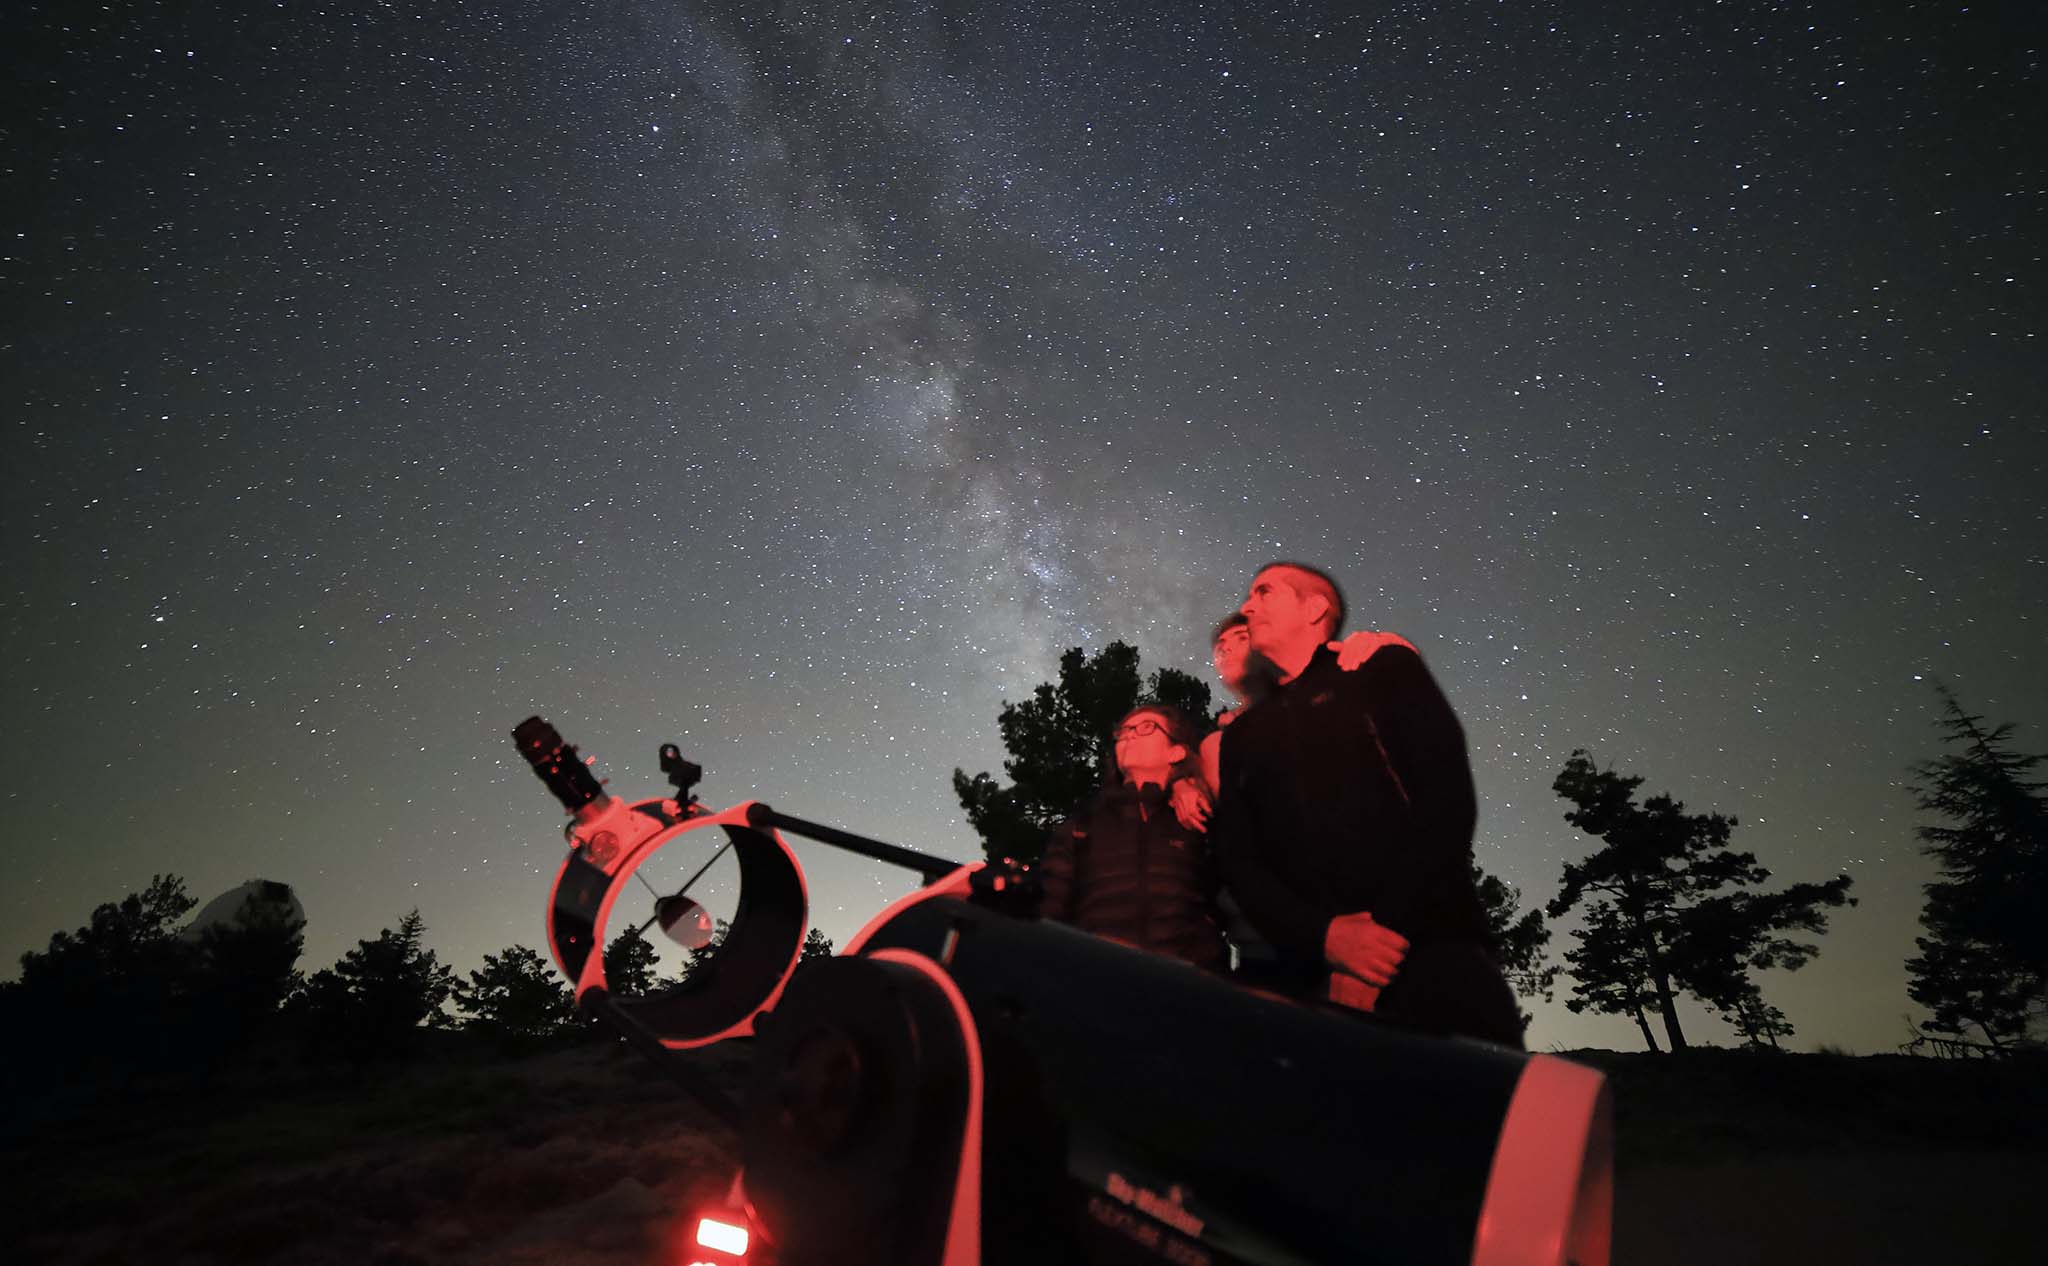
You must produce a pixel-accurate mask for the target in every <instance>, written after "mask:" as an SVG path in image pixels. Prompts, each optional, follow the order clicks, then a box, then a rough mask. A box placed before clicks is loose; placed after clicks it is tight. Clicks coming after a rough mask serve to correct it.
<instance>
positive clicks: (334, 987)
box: [293, 910, 455, 1063]
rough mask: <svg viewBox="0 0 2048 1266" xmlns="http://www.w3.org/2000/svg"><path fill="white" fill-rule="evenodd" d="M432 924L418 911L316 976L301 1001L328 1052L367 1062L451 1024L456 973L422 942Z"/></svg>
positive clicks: (401, 1049)
mask: <svg viewBox="0 0 2048 1266" xmlns="http://www.w3.org/2000/svg"><path fill="white" fill-rule="evenodd" d="M425 933H426V923H425V921H424V920H422V919H421V918H420V912H419V911H418V910H414V911H412V912H411V913H409V914H407V915H406V916H405V917H404V918H403V919H401V920H399V923H398V926H397V927H396V928H385V929H384V930H383V931H382V932H380V933H378V935H377V939H376V940H374V941H358V942H356V947H355V948H354V949H352V950H350V951H349V952H348V953H347V954H344V955H343V956H342V957H341V959H340V961H339V962H337V963H335V964H334V966H332V967H327V968H322V969H321V970H320V971H317V972H315V973H313V976H312V979H310V980H308V981H307V982H306V987H305V988H304V989H303V990H301V991H300V992H299V994H298V995H297V997H296V998H294V1000H293V1002H294V1009H295V1010H298V1011H300V1012H302V1013H303V1014H304V1015H305V1016H306V1017H307V1019H308V1020H309V1022H310V1027H311V1030H312V1034H313V1036H314V1037H315V1038H316V1040H317V1041H319V1042H320V1043H321V1044H322V1045H323V1046H324V1047H326V1048H328V1049H331V1050H333V1051H335V1052H336V1053H338V1054H341V1055H344V1056H346V1057H348V1058H349V1059H350V1060H351V1061H352V1062H355V1063H364V1062H367V1061H369V1060H372V1059H376V1058H378V1057H380V1056H383V1055H386V1054H404V1053H406V1052H407V1051H408V1050H409V1048H410V1047H411V1045H412V1044H413V1042H414V1041H415V1039H416V1036H417V1031H418V1029H419V1028H420V1027H421V1026H422V1025H426V1026H430V1027H434V1028H441V1027H445V1026H446V1025H448V1024H449V1023H450V1017H449V1015H448V1013H447V1012H446V1011H445V1010H443V1006H444V1004H446V1003H447V1001H448V998H449V996H450V995H451V994H453V993H454V991H455V973H454V972H453V971H451V970H450V969H449V968H447V967H444V966H442V965H441V963H440V962H439V961H438V960H436V958H435V957H434V951H432V950H430V949H427V948H426V947H425V946H424V945H423V944H422V943H421V941H422V938H423V936H424V935H425Z"/></svg>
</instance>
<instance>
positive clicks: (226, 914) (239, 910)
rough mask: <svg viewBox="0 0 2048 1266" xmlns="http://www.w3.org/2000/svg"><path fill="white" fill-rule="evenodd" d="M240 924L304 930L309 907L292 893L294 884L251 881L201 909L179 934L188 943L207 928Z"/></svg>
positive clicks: (236, 887)
mask: <svg viewBox="0 0 2048 1266" xmlns="http://www.w3.org/2000/svg"><path fill="white" fill-rule="evenodd" d="M238 922H239V923H242V924H244V925H245V926H246V925H252V924H268V923H272V922H275V923H280V924H285V925H290V926H296V927H304V926H306V907H305V906H303V905H300V904H299V897H298V894H297V893H295V892H293V891H292V886H291V885H290V884H281V883H278V882H277V881H275V880H271V879H251V880H250V881H249V882H248V883H245V884H237V885H236V886H234V887H233V888H230V889H228V890H227V891H226V892H224V893H222V894H220V895H219V896H218V897H215V898H214V899H213V900H211V901H209V902H207V903H206V904H205V905H203V906H201V907H199V913H198V914H196V915H194V916H192V921H191V922H190V923H188V924H186V925H185V927H184V929H183V930H182V931H180V932H179V933H178V935H179V936H180V937H182V938H184V939H185V940H188V941H191V940H197V939H199V935H200V933H202V932H204V931H205V930H206V929H207V928H210V927H225V926H231V925H233V924H235V923H238Z"/></svg>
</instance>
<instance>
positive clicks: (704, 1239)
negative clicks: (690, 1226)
mask: <svg viewBox="0 0 2048 1266" xmlns="http://www.w3.org/2000/svg"><path fill="white" fill-rule="evenodd" d="M697 1243H698V1245H699V1246H701V1247H703V1248H709V1249H715V1250H717V1251H718V1252H721V1253H730V1254H731V1255H732V1256H734V1257H739V1256H742V1255H744V1254H745V1253H746V1251H747V1228H745V1227H743V1226H735V1225H733V1224H732V1223H730V1222H721V1221H719V1220H718V1219H717V1218H699V1219H697Z"/></svg>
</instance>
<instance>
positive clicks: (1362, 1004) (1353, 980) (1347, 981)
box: [1329, 971, 1380, 1011]
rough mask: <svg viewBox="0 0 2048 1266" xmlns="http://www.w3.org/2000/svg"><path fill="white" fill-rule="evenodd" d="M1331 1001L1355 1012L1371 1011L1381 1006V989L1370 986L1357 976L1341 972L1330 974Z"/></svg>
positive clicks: (1376, 986)
mask: <svg viewBox="0 0 2048 1266" xmlns="http://www.w3.org/2000/svg"><path fill="white" fill-rule="evenodd" d="M1329 994H1330V1001H1332V1002H1334V1003H1336V1004H1337V1005H1338V1006H1340V1007H1350V1008H1351V1009H1352V1010H1353V1011H1370V1010H1372V1009H1373V1008H1374V1007H1375V1006H1378V1005H1379V1001H1380V987H1379V986H1378V985H1368V984H1366V983H1365V982H1364V981H1362V980H1360V979H1359V978H1358V977H1356V976H1347V975H1345V974H1344V973H1343V972H1341V971H1333V972H1331V973H1330V989H1329Z"/></svg>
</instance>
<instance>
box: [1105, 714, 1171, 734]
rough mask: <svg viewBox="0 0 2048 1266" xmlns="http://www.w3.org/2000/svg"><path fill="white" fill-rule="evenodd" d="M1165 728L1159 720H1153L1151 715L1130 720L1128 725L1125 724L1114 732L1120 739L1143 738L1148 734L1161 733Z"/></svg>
mask: <svg viewBox="0 0 2048 1266" xmlns="http://www.w3.org/2000/svg"><path fill="white" fill-rule="evenodd" d="M1165 729H1166V727H1165V726H1163V725H1161V724H1159V722H1157V721H1155V720H1153V719H1152V718H1151V717H1139V718H1138V719H1137V720H1135V721H1133V722H1131V723H1130V724H1129V725H1126V726H1124V727H1122V728H1121V729H1119V730H1118V731H1117V732H1116V736H1117V737H1118V738H1120V739H1127V738H1144V737H1145V736H1146V735H1148V734H1159V733H1163V732H1164V731H1165Z"/></svg>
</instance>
